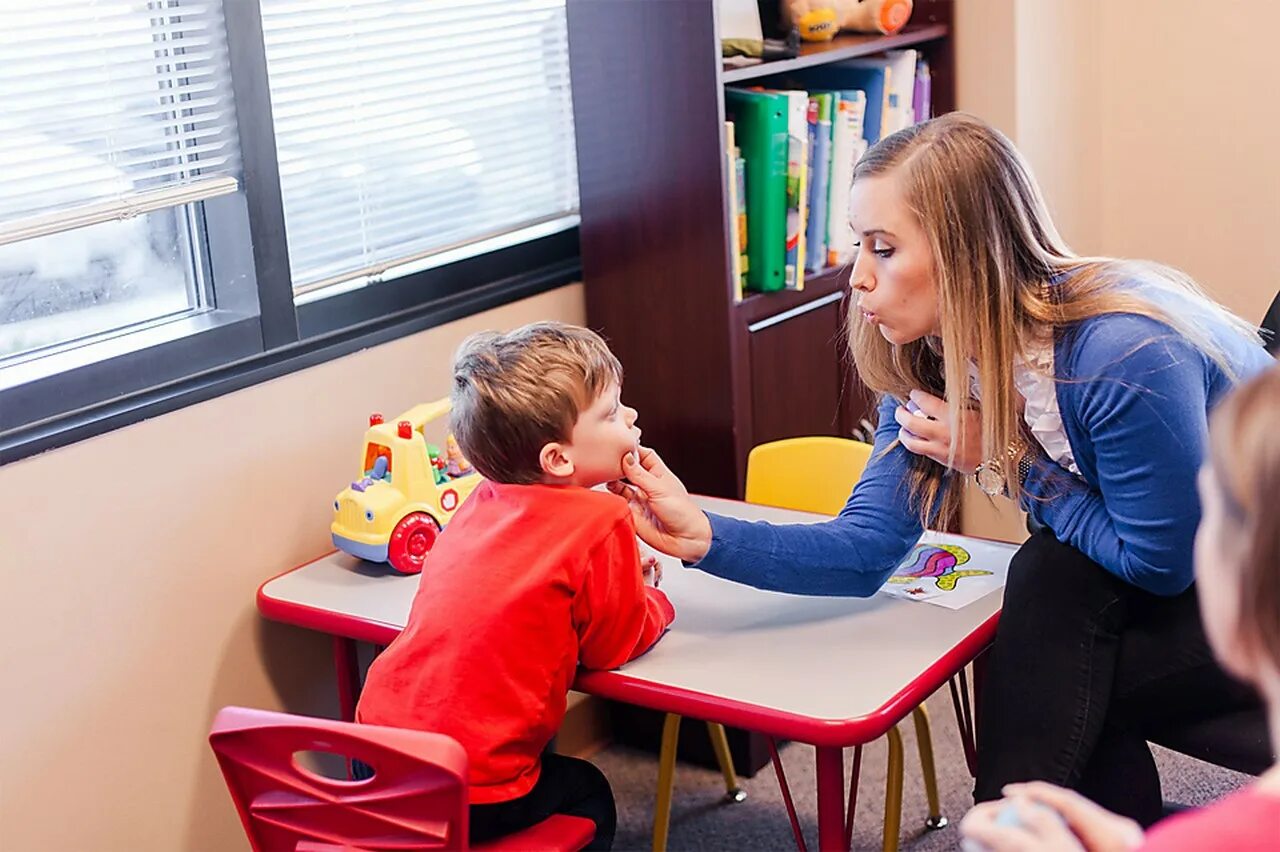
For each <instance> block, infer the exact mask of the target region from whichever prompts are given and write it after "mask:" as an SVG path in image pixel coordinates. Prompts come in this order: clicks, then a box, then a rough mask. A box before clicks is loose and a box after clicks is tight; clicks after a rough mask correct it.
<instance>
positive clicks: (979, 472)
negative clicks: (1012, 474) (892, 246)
mask: <svg viewBox="0 0 1280 852" xmlns="http://www.w3.org/2000/svg"><path fill="white" fill-rule="evenodd" d="M973 478H974V481H975V482H977V483H978V487H979V488H981V489H982V493H983V494H986V495H987V496H988V497H998V496H1000V495H1001V494H1003V493H1004V492H1005V480H1004V468H1003V467H1002V466H1001V464H1000V460H999V459H996V458H991V459H987V460H986V461H984V462H983V463H982V464H980V465H978V466H977V467H976V468H974V470H973Z"/></svg>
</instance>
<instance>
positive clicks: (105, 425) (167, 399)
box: [0, 232, 581, 465]
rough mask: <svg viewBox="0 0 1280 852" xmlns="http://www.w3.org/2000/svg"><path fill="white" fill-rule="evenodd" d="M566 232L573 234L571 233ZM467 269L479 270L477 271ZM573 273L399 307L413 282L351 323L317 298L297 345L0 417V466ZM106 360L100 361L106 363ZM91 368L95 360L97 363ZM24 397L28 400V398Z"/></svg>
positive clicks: (256, 331)
mask: <svg viewBox="0 0 1280 852" xmlns="http://www.w3.org/2000/svg"><path fill="white" fill-rule="evenodd" d="M571 233H573V234H574V236H575V238H576V232H571ZM471 271H472V272H475V273H480V272H482V271H483V270H481V269H474V270H471ZM580 277H581V270H580V266H579V263H578V259H577V258H576V257H573V258H571V259H569V260H562V261H559V262H556V263H552V264H548V265H546V266H543V267H541V268H539V269H537V270H536V271H535V272H532V273H527V274H524V275H520V276H513V277H511V278H506V279H502V280H498V281H495V282H493V283H491V284H487V285H483V286H479V287H471V288H469V289H467V290H465V291H463V292H458V293H454V294H447V295H446V294H439V291H436V292H437V295H435V297H434V298H432V299H431V300H430V301H426V302H420V303H419V304H417V305H416V306H414V307H401V302H400V300H401V299H405V300H406V301H407V300H409V299H413V298H419V299H420V298H421V297H422V295H424V294H423V293H419V292H416V289H417V288H414V292H410V293H403V294H402V295H400V296H391V295H388V297H387V300H388V301H387V302H386V303H385V304H382V305H381V306H380V307H381V308H382V310H383V313H382V315H381V316H376V315H366V316H362V317H359V318H358V321H357V323H356V324H351V322H352V320H353V319H356V318H354V317H352V316H351V315H350V313H349V310H350V308H351V307H352V306H344V305H341V304H333V303H329V302H328V300H326V302H317V303H314V304H313V305H312V306H310V307H313V308H316V309H317V310H316V313H314V314H313V315H312V317H313V319H312V322H310V323H306V324H307V325H310V326H311V328H310V329H309V331H310V335H309V336H306V337H304V338H303V339H302V340H300V341H299V342H297V343H291V344H287V345H285V346H281V347H278V348H276V349H274V350H271V351H269V352H266V353H262V354H257V355H252V356H249V357H246V358H244V359H242V360H239V361H236V362H234V363H231V364H225V365H223V366H218V367H214V368H212V369H206V370H204V371H203V372H199V373H197V374H195V375H190V376H188V377H185V378H180V379H177V380H171V381H169V382H168V383H167V384H161V385H159V386H153V387H151V388H149V389H148V390H145V391H140V392H137V393H132V394H128V395H124V396H118V397H114V398H111V399H107V400H104V401H102V402H99V403H96V404H92V405H89V406H86V407H84V408H80V409H78V410H76V411H73V412H69V413H66V414H61V415H57V416H52V417H49V418H47V419H43V420H39V421H37V422H33V423H27V424H24V425H18V426H12V427H9V426H8V425H7V424H6V423H5V422H4V420H0V465H4V464H7V463H9V462H11V461H16V460H18V459H22V458H26V457H27V456H31V455H35V454H36V453H41V452H44V451H46V450H50V449H54V448H57V447H61V446H66V445H67V444H71V443H74V442H76V441H81V440H84V439H85V438H90V437H93V436H95V435H100V434H103V433H104V432H109V431H111V430H113V429H118V428H120V427H122V426H127V425H130V424H132V423H137V422H138V421H141V420H145V419H147V418H150V417H156V416H158V415H161V414H166V413H168V412H170V411H175V410H177V409H179V408H182V407H185V406H187V405H192V404H194V403H197V402H203V401H205V400H208V399H213V398H215V397H218V396H221V395H222V394H225V393H230V392H232V391H236V390H240V389H241V388H246V387H250V386H252V385H255V384H258V383H259V382H264V381H267V380H269V379H273V378H277V377H279V376H283V375H287V374H288V373H291V372H294V371H296V370H302V369H305V368H307V367H312V366H315V365H317V364H322V363H324V362H326V361H329V360H332V359H334V358H339V357H341V356H343V355H348V354H350V353H352V352H356V351H358V350H360V349H365V348H368V347H370V346H376V345H378V344H381V343H386V342H388V341H391V340H395V339H397V338H400V337H405V336H407V335H410V334H416V333H417V332H420V331H425V330H427V329H429V328H434V327H436V326H439V325H443V324H445V323H448V322H452V321H453V320H456V319H460V318H462V317H465V316H468V315H470V314H474V313H478V312H480V311H485V310H489V309H491V308H496V307H499V306H501V305H505V304H509V303H511V302H515V301H519V300H520V299H525V298H528V297H530V296H534V295H537V294H539V293H544V292H546V291H548V290H553V289H555V288H557V287H561V286H564V285H565V284H569V283H572V282H573V281H576V280H578V279H579V278H580ZM471 280H475V279H474V278H473V279H471ZM437 286H438V285H437ZM433 289H434V288H433ZM388 293H390V288H389V290H388ZM338 298H341V297H338ZM360 307H362V308H364V310H362V311H361V313H365V312H366V311H368V312H369V313H373V312H372V311H369V306H367V305H361V306H360ZM212 313H214V314H216V313H218V312H212ZM343 314H346V316H345V317H344V318H345V320H346V322H347V323H348V326H347V328H345V329H341V330H329V329H326V328H325V327H324V326H325V325H326V324H327V323H326V322H325V320H326V319H328V318H331V317H338V316H342V315H343ZM204 316H206V317H208V316H210V315H209V314H206V315H204ZM304 316H305V315H303V314H302V312H300V316H299V324H300V325H304V322H305V320H304ZM192 319H198V318H192ZM246 326H248V327H249V329H250V330H251V331H252V333H253V335H254V336H255V337H256V339H257V340H258V341H259V347H260V345H261V344H260V340H261V331H260V328H259V327H258V324H257V322H256V321H244V320H242V321H240V322H238V323H234V324H232V325H231V326H228V327H227V328H235V329H237V330H238V331H239V332H240V333H243V332H244V331H245V328H246ZM142 354H144V355H145V356H146V357H147V359H148V363H150V364H153V365H154V364H163V363H164V359H163V358H162V357H156V354H154V351H147V352H144V353H142ZM122 357H129V356H122ZM111 363H112V362H107V364H108V365H110V364H111ZM98 366H103V365H102V364H101V363H100V364H99V365H98ZM86 370H87V368H86ZM63 375H64V376H65V377H66V380H67V381H69V382H77V381H78V383H79V384H81V385H83V384H84V383H85V382H87V381H92V377H91V376H88V375H81V376H77V374H76V373H75V372H73V373H68V374H63ZM28 387H30V385H28ZM46 394H47V392H46ZM21 397H22V386H18V387H15V388H12V389H0V412H12V414H11V416H12V417H14V419H15V420H16V419H17V414H16V412H18V411H24V413H25V415H26V417H27V418H28V419H30V413H31V410H30V409H29V408H26V407H24V400H23V399H22V398H21ZM27 403H30V400H28V401H27ZM14 406H17V407H14Z"/></svg>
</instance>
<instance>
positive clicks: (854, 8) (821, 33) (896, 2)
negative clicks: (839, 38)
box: [782, 0, 913, 41]
mask: <svg viewBox="0 0 1280 852" xmlns="http://www.w3.org/2000/svg"><path fill="white" fill-rule="evenodd" d="M912 5H913V4H912V0H782V27H783V29H791V28H792V27H794V28H796V29H797V30H799V32H800V38H802V39H804V40H805V41H830V40H831V39H833V38H835V36H836V33H838V32H841V31H844V32H855V33H881V34H883V35H890V34H892V33H896V32H897V31H898V30H900V29H902V28H903V27H905V26H906V25H907V21H908V20H909V19H910V18H911V10H912Z"/></svg>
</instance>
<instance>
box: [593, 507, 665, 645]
mask: <svg viewBox="0 0 1280 852" xmlns="http://www.w3.org/2000/svg"><path fill="white" fill-rule="evenodd" d="M675 617H676V611H675V609H674V608H673V607H672V606H671V602H670V601H669V600H667V596H666V595H665V594H663V593H662V592H660V591H658V590H657V589H655V588H652V587H649V586H646V585H644V581H643V579H642V577H641V574H640V551H639V549H638V547H637V546H636V535H635V530H634V528H633V527H632V525H631V518H630V516H625V517H623V518H620V519H619V520H618V522H617V523H616V524H615V525H614V526H613V529H612V530H610V532H609V534H608V535H607V536H606V537H605V539H604V540H603V541H601V542H600V543H599V544H597V545H596V547H595V549H594V550H592V552H591V554H590V555H589V556H588V557H587V566H586V574H585V576H584V578H583V582H582V587H581V589H580V590H579V592H578V597H577V599H576V600H575V601H574V623H575V624H576V626H577V630H578V661H579V662H580V663H581V664H582V665H583V666H585V667H586V668H589V669H616V668H617V667H618V666H620V665H622V664H623V663H625V662H627V661H628V660H632V659H635V658H636V657H638V656H640V655H641V654H643V653H644V652H645V651H647V650H649V648H650V647H651V646H652V645H653V643H655V642H657V641H658V638H659V637H660V636H661V635H662V633H663V631H665V630H666V629H667V627H668V626H669V625H670V624H671V622H672V621H674V620H675Z"/></svg>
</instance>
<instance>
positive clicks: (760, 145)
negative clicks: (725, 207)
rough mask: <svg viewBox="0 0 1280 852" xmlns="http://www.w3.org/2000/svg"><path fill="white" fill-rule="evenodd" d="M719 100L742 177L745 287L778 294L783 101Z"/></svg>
mask: <svg viewBox="0 0 1280 852" xmlns="http://www.w3.org/2000/svg"><path fill="white" fill-rule="evenodd" d="M724 101H725V112H726V114H727V117H728V118H729V119H730V120H731V121H733V124H734V136H735V139H736V141H737V144H738V148H739V150H740V151H741V153H742V159H743V161H744V170H745V174H746V204H745V207H746V211H747V270H746V272H747V286H748V287H749V288H750V289H752V290H761V291H765V292H769V291H773V290H781V289H783V288H784V286H785V261H786V238H787V218H786V217H787V159H788V156H789V149H790V140H789V138H788V132H787V110H788V103H787V101H788V99H787V97H786V96H785V95H782V94H779V93H776V92H761V91H749V90H746V89H736V88H728V89H725V93H724Z"/></svg>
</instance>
